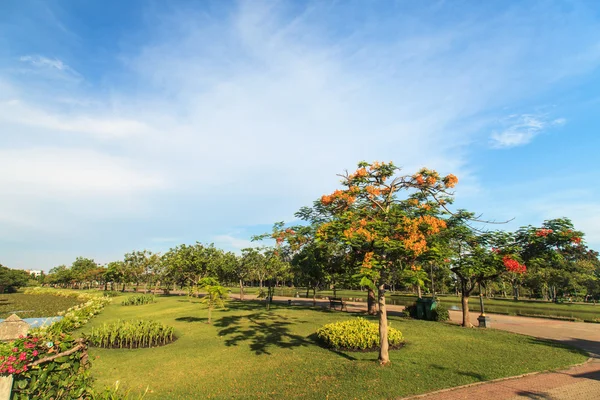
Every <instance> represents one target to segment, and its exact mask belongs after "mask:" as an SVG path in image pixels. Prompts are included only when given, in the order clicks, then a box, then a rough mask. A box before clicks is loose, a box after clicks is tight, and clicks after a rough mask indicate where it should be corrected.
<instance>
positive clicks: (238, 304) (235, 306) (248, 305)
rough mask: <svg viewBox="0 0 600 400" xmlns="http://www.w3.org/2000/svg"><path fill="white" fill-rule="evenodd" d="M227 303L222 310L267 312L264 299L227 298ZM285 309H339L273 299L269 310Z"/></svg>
mask: <svg viewBox="0 0 600 400" xmlns="http://www.w3.org/2000/svg"><path fill="white" fill-rule="evenodd" d="M228 304H229V309H228V310H222V311H225V312H226V311H238V310H243V311H257V312H268V311H267V305H266V302H265V301H264V300H254V299H253V300H243V301H240V300H229V302H228ZM285 309H293V310H306V311H316V312H323V313H335V312H339V311H335V310H331V309H329V308H325V307H320V306H316V307H313V306H312V305H307V304H294V303H292V304H288V303H286V302H282V301H277V300H275V301H273V303H271V305H270V310H271V311H273V310H285Z"/></svg>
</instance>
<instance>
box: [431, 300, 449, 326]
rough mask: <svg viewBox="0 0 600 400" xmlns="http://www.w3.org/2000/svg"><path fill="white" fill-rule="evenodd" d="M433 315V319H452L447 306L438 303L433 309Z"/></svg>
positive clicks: (443, 320)
mask: <svg viewBox="0 0 600 400" xmlns="http://www.w3.org/2000/svg"><path fill="white" fill-rule="evenodd" d="M431 317H432V320H433V321H438V322H446V321H448V320H449V319H450V313H449V312H448V308H447V307H446V306H444V305H442V304H440V303H437V306H436V307H435V308H434V309H433V310H431Z"/></svg>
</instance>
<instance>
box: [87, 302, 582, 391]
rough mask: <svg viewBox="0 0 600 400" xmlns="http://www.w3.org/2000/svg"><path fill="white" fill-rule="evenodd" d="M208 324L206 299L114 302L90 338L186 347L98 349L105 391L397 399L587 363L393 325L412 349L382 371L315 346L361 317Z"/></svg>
mask: <svg viewBox="0 0 600 400" xmlns="http://www.w3.org/2000/svg"><path fill="white" fill-rule="evenodd" d="M206 317H207V311H206V309H205V308H203V306H202V305H201V304H200V303H199V300H197V299H193V300H192V301H188V300H187V299H186V298H185V297H183V296H181V297H177V296H172V297H160V298H159V299H158V302H157V303H154V304H147V305H142V306H136V307H123V306H121V305H120V304H119V302H118V301H115V302H113V304H111V305H109V306H108V307H107V308H106V309H105V310H104V311H103V312H102V313H101V314H100V316H98V317H97V318H95V319H93V320H92V321H91V322H90V323H89V324H88V325H86V327H85V328H84V329H83V332H85V331H89V330H90V329H91V327H92V326H98V325H101V324H103V323H105V322H109V321H114V320H116V319H134V318H143V319H151V320H155V321H160V322H162V323H166V324H169V325H172V326H174V327H175V329H176V335H177V336H178V339H177V341H175V342H174V343H172V344H169V345H166V346H163V347H158V348H151V349H136V350H114V349H95V348H92V349H90V359H91V360H92V362H93V366H92V373H93V376H94V377H95V378H96V379H97V381H96V385H97V386H98V387H99V388H103V387H106V386H112V385H114V383H115V381H117V380H118V381H119V382H120V385H121V386H122V387H123V386H124V387H125V388H128V389H131V390H132V392H140V393H141V392H143V391H144V390H145V389H146V387H148V388H149V392H148V394H147V397H146V398H148V399H196V398H198V399H199V398H217V399H229V398H236V399H250V398H252V399H254V398H263V399H289V398H292V399H295V398H298V399H300V398H302V399H325V398H329V399H382V398H390V399H391V398H398V397H403V396H407V395H411V394H417V393H423V392H428V391H432V390H436V389H442V388H447V387H451V386H458V385H464V384H468V383H472V382H478V381H482V380H489V379H495V378H500V377H506V376H513V375H518V374H523V373H526V372H532V371H540V370H547V369H556V368H562V367H566V366H568V365H571V364H576V363H580V362H583V361H585V360H586V356H585V355H584V354H582V353H581V352H580V351H578V350H575V349H572V348H568V347H564V346H561V345H558V344H554V343H549V342H544V341H540V340H536V339H534V338H529V337H525V336H520V335H515V334H511V333H506V332H502V331H495V330H478V329H464V328H461V327H458V326H453V325H448V324H441V323H435V322H426V321H414V320H407V319H403V318H399V317H391V318H390V321H391V325H392V326H393V327H395V328H397V329H400V330H401V331H402V333H403V334H404V336H405V338H406V346H405V347H404V348H402V349H400V350H394V351H392V352H391V360H392V364H391V366H386V367H382V366H379V365H378V363H377V361H376V359H377V353H376V352H368V353H352V352H335V351H330V350H327V349H324V348H322V347H320V346H319V345H318V344H317V343H315V340H314V332H315V330H316V329H317V328H318V327H320V326H321V325H323V324H326V323H329V322H333V321H338V320H344V319H349V318H355V317H356V315H354V314H350V313H341V312H331V311H328V310H325V309H311V308H302V307H295V306H287V305H273V307H272V308H271V310H270V311H266V309H265V307H264V304H263V303H257V302H249V301H247V302H237V301H232V302H230V303H229V306H228V309H226V310H219V311H216V312H213V321H214V322H213V324H212V325H208V324H206Z"/></svg>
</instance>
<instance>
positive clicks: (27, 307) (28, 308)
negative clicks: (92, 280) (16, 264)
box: [0, 293, 81, 318]
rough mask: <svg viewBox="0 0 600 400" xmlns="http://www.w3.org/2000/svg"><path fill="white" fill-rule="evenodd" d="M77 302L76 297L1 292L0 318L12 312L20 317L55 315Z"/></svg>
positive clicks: (78, 301)
mask: <svg viewBox="0 0 600 400" xmlns="http://www.w3.org/2000/svg"><path fill="white" fill-rule="evenodd" d="M79 303H81V301H80V300H78V299H76V298H72V297H60V296H52V295H47V294H40V295H37V294H23V293H12V294H3V295H0V318H7V317H8V316H10V315H11V314H13V313H14V314H17V315H18V316H19V317H21V318H40V317H55V316H56V315H58V314H57V313H58V312H59V311H65V310H67V309H68V308H71V307H73V306H75V305H77V304H79Z"/></svg>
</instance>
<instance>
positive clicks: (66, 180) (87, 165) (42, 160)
mask: <svg viewBox="0 0 600 400" xmlns="http://www.w3.org/2000/svg"><path fill="white" fill-rule="evenodd" d="M163 185H164V182H163V180H162V179H161V178H160V177H156V176H152V175H150V174H148V173H147V172H141V171H138V170H136V169H135V167H133V166H131V165H130V164H129V163H128V162H127V160H124V159H121V158H119V157H113V156H107V155H105V154H102V153H99V152H96V151H93V150H86V149H64V148H30V149H25V150H22V149H2V150H0V186H1V187H2V188H3V193H5V196H6V194H10V193H13V192H24V193H26V192H29V193H31V194H34V193H39V191H43V194H45V195H53V196H58V197H62V196H69V197H83V198H85V197H88V196H115V195H121V194H127V193H135V192H137V191H139V190H150V189H156V188H160V187H162V186H163Z"/></svg>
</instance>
